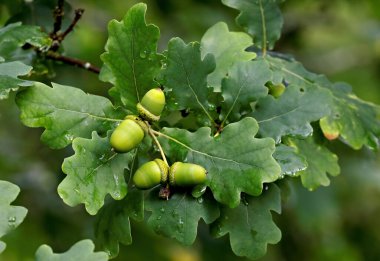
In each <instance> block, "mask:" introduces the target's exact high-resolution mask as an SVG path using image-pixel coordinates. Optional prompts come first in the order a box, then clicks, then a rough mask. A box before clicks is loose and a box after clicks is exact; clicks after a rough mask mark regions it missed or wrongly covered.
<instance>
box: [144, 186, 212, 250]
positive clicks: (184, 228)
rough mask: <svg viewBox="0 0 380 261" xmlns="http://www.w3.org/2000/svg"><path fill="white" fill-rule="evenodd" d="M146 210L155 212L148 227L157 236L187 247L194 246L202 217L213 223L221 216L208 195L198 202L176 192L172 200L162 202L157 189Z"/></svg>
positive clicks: (148, 200) (148, 201) (189, 194)
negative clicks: (168, 238)
mask: <svg viewBox="0 0 380 261" xmlns="http://www.w3.org/2000/svg"><path fill="white" fill-rule="evenodd" d="M146 209H147V210H148V211H151V212H152V215H151V216H150V217H149V219H148V225H149V226H150V227H151V228H152V229H153V230H154V231H155V232H156V233H157V234H159V235H163V236H166V237H171V238H175V239H176V240H178V241H179V242H180V243H182V244H185V245H191V244H192V243H194V240H195V238H196V237H197V227H198V222H199V220H200V219H201V218H202V219H203V220H204V221H205V222H206V224H210V223H211V222H213V221H215V220H216V219H217V218H218V217H219V207H218V204H217V203H216V202H215V201H214V200H213V199H212V196H210V195H207V194H206V195H203V197H201V198H198V199H195V198H194V197H192V196H191V193H187V192H185V193H179V192H176V193H174V194H173V196H172V197H171V198H170V199H169V200H162V199H160V198H159V197H158V189H155V190H152V191H151V192H150V193H149V195H148V198H147V199H146Z"/></svg>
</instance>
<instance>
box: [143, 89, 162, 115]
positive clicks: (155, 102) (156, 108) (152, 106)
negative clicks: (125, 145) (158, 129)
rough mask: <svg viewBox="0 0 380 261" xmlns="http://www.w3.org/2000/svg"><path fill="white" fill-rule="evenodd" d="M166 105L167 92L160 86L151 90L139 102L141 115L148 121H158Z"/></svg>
mask: <svg viewBox="0 0 380 261" xmlns="http://www.w3.org/2000/svg"><path fill="white" fill-rule="evenodd" d="M164 107H165V94H164V92H163V91H162V90H161V89H160V88H155V89H151V90H149V91H148V92H147V93H146V94H145V95H144V97H143V98H142V100H141V102H139V103H138V104H137V111H138V112H139V115H140V116H141V117H142V118H143V119H145V120H147V121H158V120H159V119H160V115H161V112H162V111H163V109H164Z"/></svg>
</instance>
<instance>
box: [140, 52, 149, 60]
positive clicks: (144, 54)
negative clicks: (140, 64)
mask: <svg viewBox="0 0 380 261" xmlns="http://www.w3.org/2000/svg"><path fill="white" fill-rule="evenodd" d="M146 53H147V52H146V51H141V52H140V57H141V58H142V59H145V58H146Z"/></svg>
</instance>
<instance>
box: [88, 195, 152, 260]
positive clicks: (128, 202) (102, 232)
mask: <svg viewBox="0 0 380 261" xmlns="http://www.w3.org/2000/svg"><path fill="white" fill-rule="evenodd" d="M143 196H144V193H143V192H142V191H141V190H137V189H132V190H130V191H129V192H128V195H127V196H126V197H125V198H124V199H123V200H121V201H113V202H111V203H109V204H108V205H105V206H104V207H103V208H102V209H101V210H100V211H99V214H98V215H97V221H96V223H95V237H96V241H95V242H96V245H97V246H99V248H100V249H102V250H104V251H105V252H107V253H108V255H109V257H110V258H114V257H116V256H117V255H118V253H119V243H122V244H124V245H129V244H131V243H132V236H131V226H130V222H129V219H130V218H132V219H134V220H136V221H143V220H144V205H143V203H144V197H143Z"/></svg>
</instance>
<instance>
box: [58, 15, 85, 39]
mask: <svg viewBox="0 0 380 261" xmlns="http://www.w3.org/2000/svg"><path fill="white" fill-rule="evenodd" d="M83 13H84V9H82V8H79V9H76V10H75V17H74V20H73V21H72V22H71V24H70V26H69V27H68V28H67V29H66V31H64V32H63V33H62V34H61V35H60V36H59V41H60V42H62V41H63V40H64V39H65V37H66V36H67V35H68V34H69V33H70V32H71V31H72V30H73V29H74V27H75V25H76V24H77V23H78V21H79V20H80V18H81V17H82V15H83Z"/></svg>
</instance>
